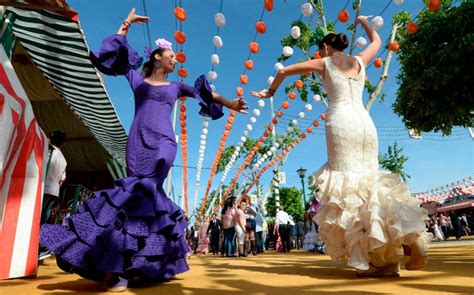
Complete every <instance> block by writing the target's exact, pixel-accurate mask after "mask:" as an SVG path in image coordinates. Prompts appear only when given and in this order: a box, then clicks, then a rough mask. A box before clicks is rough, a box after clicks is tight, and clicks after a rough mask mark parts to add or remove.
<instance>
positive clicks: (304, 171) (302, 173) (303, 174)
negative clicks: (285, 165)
mask: <svg viewBox="0 0 474 295" xmlns="http://www.w3.org/2000/svg"><path fill="white" fill-rule="evenodd" d="M296 172H298V175H299V177H300V178H301V186H302V187H303V202H304V203H303V206H305V205H306V194H305V191H304V177H305V176H306V169H304V168H303V167H301V168H300V169H298V170H296Z"/></svg>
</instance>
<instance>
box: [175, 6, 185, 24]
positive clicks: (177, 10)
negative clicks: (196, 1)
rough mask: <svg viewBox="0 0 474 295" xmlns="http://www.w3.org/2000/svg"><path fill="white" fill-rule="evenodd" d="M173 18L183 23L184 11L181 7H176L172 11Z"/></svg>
mask: <svg viewBox="0 0 474 295" xmlns="http://www.w3.org/2000/svg"><path fill="white" fill-rule="evenodd" d="M174 16H175V17H176V18H177V19H178V20H179V21H182V22H184V21H185V20H186V11H185V10H184V9H183V8H182V7H176V8H175V9H174Z"/></svg>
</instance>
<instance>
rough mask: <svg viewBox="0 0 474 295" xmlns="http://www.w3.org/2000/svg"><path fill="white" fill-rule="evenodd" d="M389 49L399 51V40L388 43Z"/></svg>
mask: <svg viewBox="0 0 474 295" xmlns="http://www.w3.org/2000/svg"><path fill="white" fill-rule="evenodd" d="M388 49H390V51H393V52H397V51H398V50H399V49H400V46H399V45H398V42H397V41H393V42H390V44H389V45H388Z"/></svg>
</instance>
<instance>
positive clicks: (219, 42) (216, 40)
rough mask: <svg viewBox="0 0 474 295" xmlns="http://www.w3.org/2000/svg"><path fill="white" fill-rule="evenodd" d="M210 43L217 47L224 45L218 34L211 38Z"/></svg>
mask: <svg viewBox="0 0 474 295" xmlns="http://www.w3.org/2000/svg"><path fill="white" fill-rule="evenodd" d="M212 43H214V46H216V47H217V48H221V47H222V46H223V45H224V42H223V41H222V38H221V37H219V36H214V38H212Z"/></svg>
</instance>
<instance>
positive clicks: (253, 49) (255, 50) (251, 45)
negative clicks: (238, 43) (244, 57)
mask: <svg viewBox="0 0 474 295" xmlns="http://www.w3.org/2000/svg"><path fill="white" fill-rule="evenodd" d="M249 49H250V51H251V52H252V53H258V52H259V51H260V46H259V45H258V43H257V42H250V43H249Z"/></svg>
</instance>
